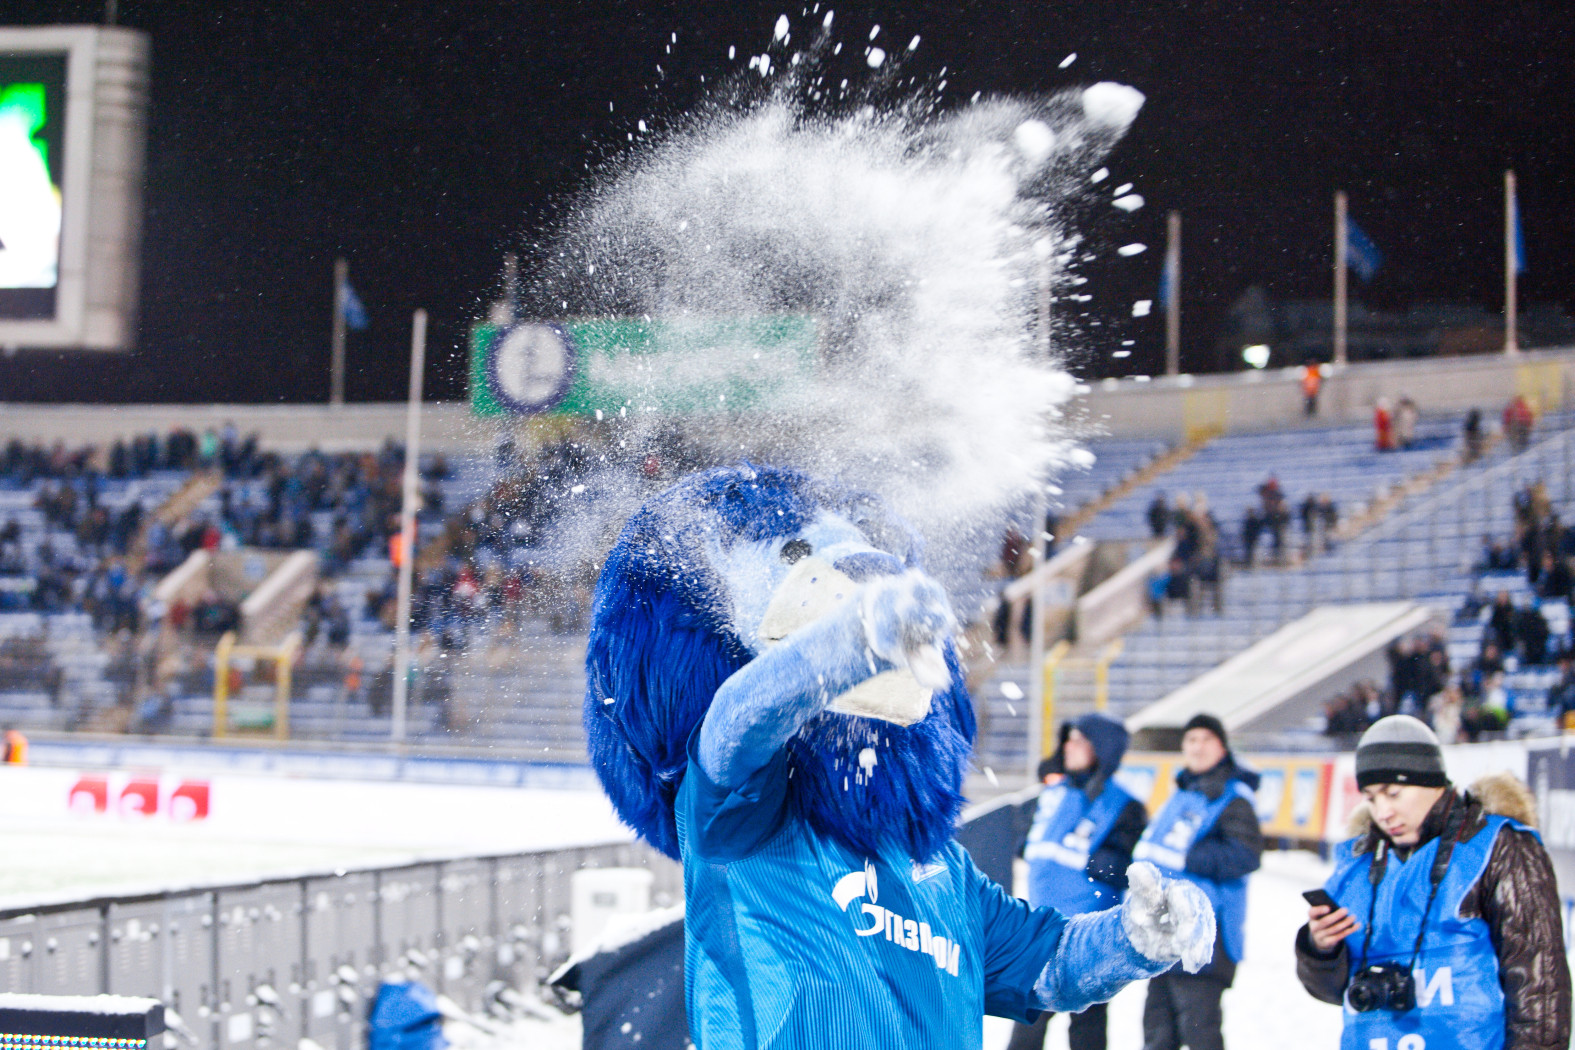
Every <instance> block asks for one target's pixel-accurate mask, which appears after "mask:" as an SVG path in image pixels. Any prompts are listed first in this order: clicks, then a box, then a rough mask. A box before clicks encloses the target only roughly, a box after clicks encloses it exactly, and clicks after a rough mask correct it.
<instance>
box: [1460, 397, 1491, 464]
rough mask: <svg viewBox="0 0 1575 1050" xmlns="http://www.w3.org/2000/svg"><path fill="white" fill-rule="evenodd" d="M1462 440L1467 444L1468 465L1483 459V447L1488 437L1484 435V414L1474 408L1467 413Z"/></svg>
mask: <svg viewBox="0 0 1575 1050" xmlns="http://www.w3.org/2000/svg"><path fill="white" fill-rule="evenodd" d="M1461 438H1462V441H1463V443H1464V444H1465V455H1466V462H1467V463H1474V462H1476V461H1477V460H1478V459H1480V458H1481V457H1482V447H1483V445H1484V443H1485V440H1486V436H1485V435H1484V434H1483V433H1482V413H1481V412H1480V411H1479V410H1478V409H1475V408H1473V409H1472V410H1471V411H1470V412H1467V413H1466V421H1465V423H1464V425H1462V427H1461Z"/></svg>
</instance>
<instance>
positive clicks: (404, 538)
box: [389, 310, 427, 744]
mask: <svg viewBox="0 0 1575 1050" xmlns="http://www.w3.org/2000/svg"><path fill="white" fill-rule="evenodd" d="M426 356H427V312H426V311H425V310H417V311H416V314H415V318H414V320H413V322H412V324H411V329H410V405H409V407H408V409H407V410H406V412H405V484H404V498H403V500H402V501H401V505H400V509H399V597H398V611H397V612H396V613H395V615H396V616H397V618H398V623H397V624H396V625H395V634H394V700H393V716H394V717H393V727H392V729H391V731H390V733H389V737H390V739H391V740H393V742H394V743H396V744H400V743H403V742H404V739H405V711H406V706H407V704H408V703H409V699H410V591H411V586H412V583H413V581H414V572H415V563H416V506H417V501H419V500H420V498H421V487H420V484H421V474H420V470H419V465H420V459H421V374H422V371H423V370H424V369H425V367H426Z"/></svg>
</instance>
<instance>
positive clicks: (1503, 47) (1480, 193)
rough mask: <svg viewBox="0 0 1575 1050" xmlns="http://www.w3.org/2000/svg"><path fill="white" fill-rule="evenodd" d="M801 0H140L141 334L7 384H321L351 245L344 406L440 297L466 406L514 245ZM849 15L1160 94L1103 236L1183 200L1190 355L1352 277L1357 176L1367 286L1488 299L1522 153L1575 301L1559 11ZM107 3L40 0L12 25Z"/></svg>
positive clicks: (914, 65)
mask: <svg viewBox="0 0 1575 1050" xmlns="http://www.w3.org/2000/svg"><path fill="white" fill-rule="evenodd" d="M801 6H804V5H803V4H802V2H801V0H800V2H795V3H794V4H792V5H791V6H788V5H785V4H784V3H783V2H782V0H772V2H771V3H764V4H763V3H757V2H752V0H750V2H743V0H737V2H733V0H728V2H724V0H689V2H682V3H673V2H654V0H644V2H638V3H635V2H618V0H608V2H601V3H583V4H569V3H557V4H546V3H506V2H502V0H455V2H451V3H412V2H394V0H390V2H386V3H370V2H358V0H342V2H337V3H326V2H322V0H298V2H285V0H274V2H270V0H246V2H212V3H195V2H190V0H121V3H120V18H121V21H122V23H124V24H126V25H130V26H133V27H135V28H139V29H143V30H146V31H148V32H149V33H151V35H152V39H153V54H154V60H153V87H152V94H153V99H152V115H151V124H150V129H149V130H150V134H149V157H148V178H147V220H146V226H145V230H144V236H145V249H144V271H143V324H142V336H141V346H140V349H139V350H138V351H137V352H136V353H134V354H131V355H124V356H120V357H116V358H112V359H108V360H105V359H103V358H101V357H94V358H91V359H90V360H88V361H87V362H84V361H83V360H81V359H80V358H72V357H69V356H61V355H40V354H24V355H19V356H17V357H14V358H11V359H7V360H3V361H0V400H6V399H20V400H75V399H84V398H85V399H93V400H105V399H107V400H123V401H124V400H161V401H210V400H233V401H273V400H285V401H315V400H323V399H325V398H326V388H327V358H328V349H327V343H328V326H329V302H330V298H329V297H330V274H331V270H332V260H333V258H334V257H335V256H336V255H338V254H344V255H346V256H348V257H349V259H350V261H351V274H352V278H351V279H352V283H353V284H354V285H355V287H356V290H357V292H358V293H359V294H360V297H361V299H362V300H363V301H364V302H365V304H366V305H367V307H368V310H369V312H370V314H371V316H372V325H371V328H370V329H369V330H368V331H367V332H364V333H354V334H352V336H351V340H350V356H351V370H350V371H351V374H350V377H349V384H348V387H349V397H350V399H351V400H353V401H354V400H390V399H397V398H399V397H400V396H402V393H403V386H404V382H405V372H404V370H405V367H406V366H405V363H404V362H405V360H406V357H405V355H406V353H407V340H408V326H409V317H410V311H411V310H412V309H414V308H415V307H417V306H425V307H427V308H429V309H430V310H431V311H432V314H433V324H434V329H433V342H432V344H431V350H430V351H429V356H430V358H431V363H430V368H429V373H428V377H427V389H428V391H429V397H438V398H458V397H462V396H463V394H464V381H465V380H464V364H463V357H462V352H461V349H460V348H461V343H462V340H463V338H464V331H465V328H466V326H467V324H468V323H469V320H470V318H471V317H472V316H474V313H475V311H476V310H477V304H478V302H479V300H480V299H481V298H483V297H489V296H490V295H491V294H492V292H493V291H494V290H495V288H496V280H497V275H498V269H499V265H500V258H501V255H502V253H503V252H505V251H507V250H510V249H512V248H517V247H519V246H520V245H522V244H524V243H526V242H527V241H528V239H529V237H530V235H531V232H532V230H533V229H539V228H540V225H541V223H542V222H543V221H545V218H546V217H547V216H548V215H550V212H551V204H552V202H553V201H555V200H559V201H561V200H563V199H565V198H567V197H568V196H569V195H571V194H572V193H573V192H574V191H575V189H576V188H577V187H578V186H580V185H582V181H581V180H583V179H584V178H585V177H586V169H585V167H584V165H585V162H586V161H587V160H588V159H590V160H593V159H594V158H596V157H598V156H601V155H603V154H604V152H605V151H606V150H607V149H609V148H616V146H617V145H618V144H619V143H621V142H622V141H623V140H624V132H625V131H626V130H627V129H628V128H629V127H630V126H631V125H632V124H633V122H634V120H635V119H636V118H637V117H640V116H653V115H655V116H660V115H663V114H666V115H673V114H675V113H677V112H680V111H682V110H684V109H685V108H687V107H688V106H690V105H691V104H692V103H693V102H694V101H695V99H696V98H697V97H698V92H699V90H700V85H699V83H698V79H699V76H700V75H701V74H705V75H706V77H707V80H708V81H713V82H714V81H715V80H716V79H717V77H718V76H719V75H722V74H724V73H725V72H727V70H728V69H729V68H737V65H738V64H739V63H733V64H731V65H730V64H729V63H728V62H727V59H726V53H727V48H728V46H729V45H737V47H738V49H739V55H740V59H742V58H743V56H746V55H748V54H750V53H751V52H758V51H759V50H761V49H763V48H764V47H765V45H766V43H767V42H768V41H769V39H770V33H771V26H772V24H773V22H774V21H775V20H776V17H777V15H778V14H780V13H783V12H786V13H787V14H789V15H790V17H791V16H797V15H798V11H799V8H800V7H801ZM830 6H833V7H835V8H836V9H837V17H838V25H839V27H840V28H841V31H842V34H841V35H842V38H843V39H846V40H849V41H862V39H863V35H864V33H866V32H867V30H868V26H869V25H870V24H871V23H872V22H879V23H880V24H881V25H882V26H883V34H887V39H890V40H904V41H905V40H907V39H908V38H909V37H910V36H912V35H913V34H915V33H917V34H922V36H923V45H922V46H921V47H920V49H919V51H918V52H917V54H916V56H915V57H914V58H912V59H911V60H910V61H909V63H908V65H907V68H906V72H908V73H912V74H917V75H919V76H920V77H921V78H923V77H928V76H932V75H933V74H935V73H936V72H937V71H938V70H939V68H940V67H941V66H942V65H945V66H947V67H948V69H949V72H948V79H949V82H950V84H949V87H948V89H947V93H946V97H947V98H949V99H951V100H954V101H956V102H961V101H963V100H966V99H967V98H968V97H969V96H970V95H972V94H973V92H975V91H980V90H982V91H985V92H986V93H989V92H1044V91H1049V90H1053V89H1056V88H1059V87H1066V86H1072V85H1077V84H1083V83H1088V82H1091V81H1094V80H1120V81H1124V82H1127V83H1130V84H1133V85H1134V86H1136V87H1138V88H1139V89H1140V90H1142V91H1143V92H1144V93H1145V94H1146V95H1147V96H1148V105H1147V106H1146V107H1145V109H1144V111H1143V113H1142V115H1141V116H1140V117H1139V119H1138V122H1137V124H1136V125H1135V126H1134V128H1133V130H1132V132H1131V133H1130V135H1129V136H1128V138H1127V140H1126V141H1125V142H1124V143H1123V144H1122V145H1121V146H1120V147H1119V148H1118V150H1117V152H1116V154H1115V155H1114V156H1113V157H1112V158H1111V161H1110V167H1111V169H1112V174H1113V176H1114V181H1123V182H1124V181H1132V182H1135V183H1136V184H1137V189H1138V192H1140V193H1142V194H1143V195H1144V196H1145V197H1146V198H1147V199H1148V207H1147V208H1145V209H1144V210H1143V211H1141V212H1139V213H1138V214H1137V215H1136V216H1135V217H1132V218H1130V219H1123V218H1120V217H1119V216H1117V215H1116V213H1113V212H1112V213H1111V216H1112V217H1109V218H1106V219H1103V220H1102V228H1101V230H1096V234H1099V233H1103V234H1104V235H1105V236H1107V237H1109V238H1115V237H1117V236H1119V237H1121V238H1123V239H1125V238H1126V237H1127V236H1129V235H1130V236H1131V237H1132V238H1134V239H1141V240H1146V241H1147V242H1148V243H1150V244H1151V245H1153V246H1155V247H1156V248H1157V247H1158V246H1159V245H1160V244H1162V242H1163V233H1162V228H1163V222H1164V213H1165V211H1166V210H1167V209H1169V208H1179V209H1181V210H1182V212H1183V214H1184V216H1185V222H1186V238H1185V240H1186V254H1187V265H1186V268H1185V272H1186V288H1185V296H1184V310H1185V314H1186V324H1185V330H1186V337H1185V352H1186V353H1187V354H1188V355H1189V356H1190V355H1196V354H1201V353H1205V352H1207V348H1208V347H1209V346H1210V345H1211V344H1212V342H1213V338H1214V335H1215V330H1216V326H1217V324H1218V321H1219V319H1220V317H1221V316H1222V314H1223V313H1224V311H1225V309H1226V308H1227V307H1228V306H1229V304H1230V302H1231V301H1232V300H1234V299H1235V297H1236V296H1238V295H1239V294H1240V293H1241V292H1242V291H1243V290H1244V289H1245V288H1246V287H1247V286H1248V285H1250V284H1254V283H1258V284H1262V285H1264V286H1265V287H1266V288H1267V289H1268V290H1269V292H1270V294H1272V295H1284V296H1308V297H1311V296H1326V295H1327V294H1328V287H1329V276H1328V261H1327V260H1328V256H1329V251H1330V248H1329V241H1330V236H1331V235H1330V225H1331V217H1330V208H1331V205H1330V196H1331V193H1332V192H1333V190H1335V189H1336V188H1340V187H1344V188H1346V189H1347V190H1348V191H1349V192H1350V194H1351V201H1352V214H1353V216H1354V217H1355V218H1356V219H1358V221H1359V222H1360V223H1361V225H1362V226H1363V228H1364V229H1365V230H1366V231H1367V232H1368V233H1369V234H1370V235H1371V236H1372V238H1373V239H1374V241H1376V242H1377V243H1378V244H1379V246H1380V247H1381V248H1382V249H1383V250H1384V252H1385V256H1386V263H1387V265H1386V268H1385V269H1384V270H1383V271H1382V272H1381V274H1380V275H1379V277H1378V279H1377V280H1376V281H1375V282H1374V284H1373V285H1371V286H1368V287H1366V288H1362V289H1361V290H1360V292H1359V294H1360V295H1362V296H1363V297H1364V298H1365V300H1366V301H1367V302H1369V303H1370V304H1372V305H1374V306H1384V307H1399V306H1404V305H1406V304H1407V303H1409V302H1413V301H1416V300H1420V299H1463V300H1469V301H1472V302H1475V303H1478V304H1480V305H1482V306H1484V307H1487V308H1490V309H1495V310H1496V309H1498V308H1499V307H1500V305H1501V300H1502V276H1501V269H1500V267H1501V259H1502V247H1501V244H1502V242H1501V236H1502V233H1501V230H1502V221H1503V220H1502V212H1501V207H1502V181H1501V180H1502V172H1503V170H1504V169H1505V168H1506V167H1513V168H1515V169H1516V171H1517V173H1518V175H1519V179H1520V186H1521V207H1522V212H1523V215H1524V217H1525V224H1526V241H1527V254H1528V257H1529V263H1530V269H1529V272H1528V273H1527V274H1526V275H1525V277H1524V278H1523V281H1522V292H1521V295H1522V302H1541V301H1556V302H1561V303H1563V304H1565V305H1566V306H1575V250H1572V249H1575V208H1572V207H1571V205H1572V204H1575V141H1572V140H1575V119H1572V118H1575V47H1572V45H1575V4H1570V3H1568V0H1547V2H1534V0H1522V2H1514V0H1431V2H1428V3H1404V4H1401V3H1374V2H1372V0H1354V2H1353V0H1324V2H1304V0H1265V2H1259V0H1238V2H1234V3H1224V2H1214V0H1190V2H1189V0H1170V2H1166V3H1150V4H1138V3H1132V2H1130V0H1121V2H1117V0H1085V2H1083V3H1080V4H1075V5H1073V4H1065V5H1057V4H1047V3H1044V2H1043V0H1031V2H1016V3H1007V2H979V0H957V2H952V3H944V4H943V3H930V2H913V0H905V2H903V3H888V4H886V5H884V6H881V5H869V4H848V5H842V4H835V3H833V4H831V5H830ZM102 10H103V6H102V4H101V3H96V2H79V3H67V2H60V3H46V2H31V3H30V2H28V0H22V2H21V3H20V4H17V3H15V2H13V4H11V5H10V6H9V7H8V8H6V9H4V13H3V14H0V18H4V19H5V20H6V21H8V22H12V23H22V24H28V23H45V22H83V21H92V20H94V19H95V18H97V17H98V16H99V15H100V14H101V12H102ZM674 31H676V32H677V33H678V40H679V43H678V45H677V47H675V49H674V53H673V54H672V55H670V56H669V55H665V54H664V53H663V48H664V46H665V45H666V44H667V43H668V41H669V34H671V33H672V32H674ZM1072 51H1075V52H1077V53H1078V55H1079V58H1078V60H1077V62H1076V63H1075V64H1074V65H1073V66H1072V67H1071V68H1070V69H1068V70H1066V71H1061V70H1058V69H1057V64H1058V63H1059V61H1060V60H1061V58H1062V57H1063V56H1064V55H1066V54H1067V53H1068V52H1072ZM657 63H661V64H662V66H663V68H664V70H665V74H666V75H665V76H664V77H659V76H658V74H657V72H656V65H657ZM609 101H612V102H614V103H615V112H613V113H611V114H609V112H608V107H607V103H608V102H609ZM1158 256H1159V253H1158V252H1157V251H1151V252H1149V253H1148V254H1147V255H1146V256H1142V257H1139V260H1125V261H1122V262H1121V263H1120V265H1119V266H1116V265H1111V266H1107V267H1105V268H1104V269H1103V270H1101V271H1100V273H1098V274H1096V277H1098V278H1099V279H1100V280H1099V281H1098V282H1096V283H1099V284H1101V285H1102V295H1101V301H1102V302H1105V303H1106V304H1107V307H1108V309H1109V310H1110V311H1111V316H1112V317H1114V316H1117V313H1118V310H1117V307H1120V308H1121V309H1120V311H1119V312H1124V308H1125V306H1126V304H1127V303H1129V302H1130V301H1131V300H1132V299H1133V298H1141V297H1145V296H1149V295H1152V294H1153V290H1154V284H1155V281H1156V275H1157V271H1158V267H1159V262H1160V260H1159V257H1158ZM1125 327H1126V329H1127V331H1126V332H1125V333H1124V334H1127V335H1129V336H1130V337H1134V338H1137V339H1138V340H1139V347H1138V351H1139V352H1138V354H1137V355H1136V356H1135V357H1134V358H1133V359H1132V360H1131V362H1130V363H1131V365H1132V366H1133V368H1134V370H1137V371H1142V370H1146V369H1148V368H1152V367H1154V365H1155V356H1156V351H1157V347H1158V343H1159V338H1160V334H1159V325H1158V323H1157V319H1151V320H1150V321H1147V322H1131V321H1130V320H1129V321H1127V322H1126V323H1125Z"/></svg>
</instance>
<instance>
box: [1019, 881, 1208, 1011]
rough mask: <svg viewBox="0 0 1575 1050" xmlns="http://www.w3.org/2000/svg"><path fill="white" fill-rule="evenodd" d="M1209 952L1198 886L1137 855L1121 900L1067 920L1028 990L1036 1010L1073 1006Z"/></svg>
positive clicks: (1204, 958)
mask: <svg viewBox="0 0 1575 1050" xmlns="http://www.w3.org/2000/svg"><path fill="white" fill-rule="evenodd" d="M1213 955H1214V907H1213V905H1211V904H1210V903H1209V899H1208V898H1207V897H1205V896H1204V895H1203V891H1202V890H1200V889H1198V887H1196V886H1194V885H1193V884H1192V883H1190V882H1187V881H1186V880H1184V879H1172V880H1166V879H1163V878H1161V877H1160V874H1159V869H1157V868H1155V867H1154V865H1152V864H1148V863H1145V862H1142V861H1139V862H1138V863H1136V864H1134V865H1132V866H1131V867H1129V868H1127V892H1126V896H1125V897H1124V898H1123V899H1122V901H1121V907H1119V908H1107V909H1105V910H1104V911H1096V912H1089V913H1087V914H1085V915H1075V916H1073V917H1072V918H1071V919H1069V920H1067V924H1066V932H1065V933H1063V934H1062V936H1061V943H1060V944H1059V945H1057V946H1056V951H1055V955H1054V956H1053V957H1052V958H1051V959H1050V961H1049V962H1048V963H1046V964H1045V968H1044V970H1043V972H1041V973H1040V975H1039V979H1038V980H1037V981H1036V982H1035V983H1034V993H1035V995H1036V996H1037V997H1038V1000H1039V1003H1040V1005H1041V1007H1042V1008H1043V1009H1046V1010H1054V1011H1056V1012H1058V1013H1060V1012H1066V1013H1076V1012H1078V1011H1079V1010H1083V1009H1086V1008H1087V1007H1088V1006H1089V1005H1090V1004H1091V1003H1103V1002H1108V1001H1109V1000H1110V999H1111V998H1113V997H1114V996H1115V994H1116V993H1117V992H1119V991H1120V990H1121V989H1122V988H1123V987H1125V986H1126V985H1128V984H1130V983H1132V982H1133V981H1141V980H1144V979H1145V978H1149V977H1157V976H1159V975H1160V974H1162V973H1164V972H1165V971H1166V970H1169V969H1170V968H1171V967H1172V966H1175V965H1176V963H1177V961H1178V960H1179V961H1180V962H1181V965H1182V967H1183V968H1184V969H1185V970H1186V971H1187V972H1188V973H1197V972H1198V971H1199V970H1201V969H1203V967H1204V966H1206V965H1208V962H1209V960H1210V959H1211V958H1213Z"/></svg>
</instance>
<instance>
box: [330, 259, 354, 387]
mask: <svg viewBox="0 0 1575 1050" xmlns="http://www.w3.org/2000/svg"><path fill="white" fill-rule="evenodd" d="M349 283H350V263H349V262H348V261H347V260H346V259H345V258H344V257H343V256H341V257H340V258H338V259H335V260H334V334H333V346H332V350H333V352H332V355H331V361H330V364H329V366H328V403H329V404H330V405H334V406H339V405H343V404H344V403H345V287H346V286H347V285H348V284H349Z"/></svg>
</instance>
